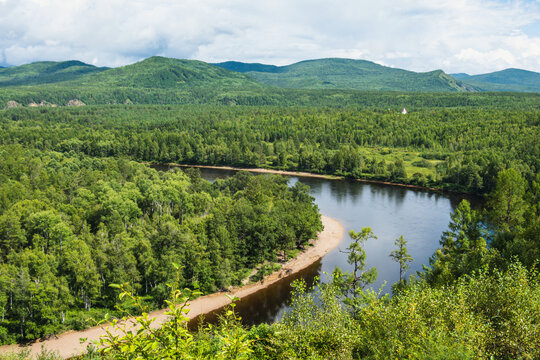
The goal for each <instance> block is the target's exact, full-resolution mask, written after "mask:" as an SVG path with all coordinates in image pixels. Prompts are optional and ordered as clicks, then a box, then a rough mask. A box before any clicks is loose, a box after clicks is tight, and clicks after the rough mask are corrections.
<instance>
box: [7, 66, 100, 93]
mask: <svg viewBox="0 0 540 360" xmlns="http://www.w3.org/2000/svg"><path fill="white" fill-rule="evenodd" d="M107 69H108V68H103V67H102V68H100V67H96V66H93V65H89V64H85V63H83V62H81V61H74V60H72V61H61V62H54V61H41V62H35V63H31V64H26V65H21V66H12V67H7V68H0V87H2V86H19V85H39V84H50V83H56V82H62V81H69V80H74V79H77V78H79V77H81V76H84V75H87V74H91V73H98V72H101V71H105V70H107Z"/></svg>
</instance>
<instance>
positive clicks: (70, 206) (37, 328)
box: [0, 145, 322, 343]
mask: <svg viewBox="0 0 540 360" xmlns="http://www.w3.org/2000/svg"><path fill="white" fill-rule="evenodd" d="M0 154H1V156H2V162H1V163H0V174H1V175H0V194H1V195H0V196H1V197H0V312H1V314H2V315H1V319H2V320H1V321H0V343H10V342H13V341H24V340H32V339H36V338H39V337H42V336H46V335H50V334H55V333H59V332H61V331H62V330H66V329H71V328H75V329H77V328H81V327H85V326H87V325H88V324H86V319H87V318H88V317H89V316H92V315H97V316H102V314H104V313H105V312H107V311H108V310H107V309H112V308H113V307H114V305H115V304H116V302H117V300H118V293H119V291H117V290H116V289H114V288H111V287H110V286H109V285H110V284H114V283H120V284H124V283H125V284H128V287H129V289H130V291H133V292H134V293H136V294H138V295H141V296H144V298H145V302H146V303H147V304H149V305H151V306H152V307H159V306H162V304H163V301H164V300H165V299H166V298H167V295H168V290H167V288H166V286H165V284H167V283H169V282H171V281H172V280H174V279H175V271H174V268H173V265H172V264H173V263H174V262H177V263H180V264H183V266H184V267H183V269H182V273H181V277H180V280H179V283H180V285H181V286H189V287H192V288H196V289H197V290H200V291H202V292H204V293H209V292H215V291H217V290H219V289H225V288H227V287H229V286H231V285H238V284H240V283H241V281H242V280H243V279H244V278H246V277H247V276H248V275H249V273H250V272H251V270H252V269H253V268H254V267H255V266H256V265H257V264H260V263H263V262H264V261H271V262H275V261H277V256H278V255H279V256H283V255H284V254H285V256H286V255H287V253H290V252H291V251H295V250H296V249H298V248H300V247H302V246H303V245H305V244H306V243H307V241H308V240H309V239H312V238H314V237H315V235H316V233H317V231H319V230H321V226H322V225H321V222H320V218H319V214H318V210H317V207H316V205H314V204H313V198H312V197H311V196H310V195H309V193H308V188H307V187H306V186H304V185H301V184H300V183H299V184H297V185H296V186H294V187H292V188H288V187H287V180H286V179H285V178H282V177H279V176H253V175H251V174H249V173H239V174H237V175H236V176H234V177H232V178H229V179H227V180H221V181H216V182H214V183H213V184H210V183H209V182H207V181H205V180H202V179H201V178H200V176H199V175H198V173H197V172H196V171H190V172H187V173H183V172H182V171H175V172H158V171H156V170H153V169H150V168H149V167H147V166H145V165H141V164H138V163H135V162H131V161H128V160H124V159H113V158H90V157H87V156H84V155H82V154H74V155H64V154H61V153H58V152H53V151H39V150H33V149H25V148H22V147H20V146H17V145H13V146H3V147H1V148H0Z"/></svg>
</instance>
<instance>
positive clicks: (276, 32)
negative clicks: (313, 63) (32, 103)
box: [0, 0, 540, 74]
mask: <svg viewBox="0 0 540 360" xmlns="http://www.w3.org/2000/svg"><path fill="white" fill-rule="evenodd" d="M152 55H162V56H168V57H175V58H187V59H198V60H203V61H208V62H218V61H226V60H238V61H246V62H262V63H267V64H276V65H285V64H290V63H293V62H296V61H299V60H305V59H314V58H323V57H347V58H354V59H367V60H371V61H375V62H378V63H380V64H384V65H388V66H394V67H400V68H405V69H409V70H414V71H429V70H434V69H439V68H441V69H443V70H445V71H446V72H449V73H454V72H467V73H470V74H477V73H485V72H491V71H496V70H501V69H504V68H508V67H517V68H523V69H528V70H533V71H538V72H540V0H416V1H412V0H376V1H373V0H369V1H368V0H324V1H321V0H270V1H262V2H259V1H257V0H176V1H175V0H0V65H8V64H9V65H20V64H23V63H28V62H32V61H39V60H67V59H77V60H82V61H84V62H88V63H92V64H95V65H99V66H119V65H125V64H129V63H133V62H136V61H138V60H141V59H143V58H146V57H149V56H152Z"/></svg>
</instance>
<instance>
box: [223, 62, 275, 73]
mask: <svg viewBox="0 0 540 360" xmlns="http://www.w3.org/2000/svg"><path fill="white" fill-rule="evenodd" d="M212 65H215V66H218V67H220V68H224V69H227V70H231V71H237V72H241V73H245V72H250V71H258V72H279V69H280V67H279V66H276V65H265V64H259V63H243V62H239V61H226V62H222V63H216V64H212Z"/></svg>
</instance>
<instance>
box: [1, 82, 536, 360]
mask: <svg viewBox="0 0 540 360" xmlns="http://www.w3.org/2000/svg"><path fill="white" fill-rule="evenodd" d="M141 93H143V92H141ZM149 93H151V92H149ZM285 93H286V92H285ZM285 93H284V94H285ZM298 94H300V93H298ZM314 94H317V92H314ZM318 94H320V93H318ZM336 94H338V93H337V92H336ZM339 94H343V93H339ZM350 94H351V96H364V100H365V101H366V102H369V101H370V99H375V98H376V100H374V101H375V103H374V104H375V105H373V106H369V108H365V107H363V106H362V105H356V106H354V107H324V106H318V107H302V106H294V107H284V106H281V107H274V106H264V107H263V106H216V105H198V106H195V105H165V106H157V105H110V106H86V107H77V108H50V107H42V108H36V109H30V108H14V109H7V110H0V156H1V159H2V161H1V162H0V188H1V190H0V307H1V309H0V310H1V311H2V318H1V321H0V341H1V342H3V343H9V342H14V341H21V340H30V339H36V338H37V337H40V336H43V335H47V334H54V333H58V332H60V331H62V330H64V329H68V328H74V329H78V328H82V327H85V326H88V323H87V322H86V319H87V318H88V317H93V318H95V319H100V318H103V317H104V314H105V313H106V312H109V313H111V314H112V315H114V316H120V315H121V314H122V312H121V311H120V310H116V311H114V310H111V309H112V308H113V306H114V305H118V306H119V307H120V308H123V309H125V310H126V311H128V313H130V314H139V313H141V312H143V313H144V312H146V311H148V310H149V309H153V308H156V307H159V306H163V305H164V304H168V305H169V306H170V309H169V312H170V315H171V316H172V318H171V322H169V323H168V324H166V325H165V326H164V327H163V328H162V329H161V330H156V331H146V332H144V331H143V332H141V333H139V334H137V336H134V337H128V338H125V337H121V338H108V339H103V340H102V341H103V344H104V345H109V346H110V347H109V348H108V349H110V351H108V353H97V352H96V350H92V349H90V353H89V354H88V355H86V358H87V359H101V358H103V359H137V358H141V359H142V358H147V359H158V358H167V357H168V358H175V357H182V358H194V359H196V358H223V359H231V358H233V359H235V358H236V359H243V358H259V359H283V358H290V359H296V358H310V359H311V358H314V359H317V358H320V359H336V358H343V359H389V358H395V359H402V358H413V359H448V358H454V359H476V358H481V359H492V358H494V359H536V358H539V357H540V342H539V341H538V339H539V338H540V318H539V314H540V276H539V274H538V270H539V269H538V260H539V259H540V238H539V236H540V235H539V234H540V195H539V194H540V175H539V170H538V169H539V166H540V164H539V159H540V145H539V143H538V139H539V138H540V136H539V135H540V134H539V122H540V110H539V106H540V105H539V104H540V103H539V102H538V101H537V100H538V96H536V95H530V94H525V95H510V94H499V95H497V96H496V95H493V94H483V95H482V96H483V97H481V96H480V95H479V94H473V95H471V96H469V95H461V94H456V95H453V96H448V97H446V95H443V94H426V95H425V96H419V95H415V94H406V95H404V98H401V99H396V94H391V93H381V94H379V95H380V96H376V95H375V94H369V93H363V94H360V93H354V92H351V93H350ZM4 95H5V94H3V95H0V96H4ZM327 95H328V94H326V95H325V96H327ZM317 96H319V95H317ZM66 99H67V97H66ZM404 99H406V100H408V101H410V103H412V104H414V105H411V106H408V105H407V108H408V109H409V110H410V111H409V113H408V114H406V115H402V114H400V113H399V112H398V111H397V110H398V108H395V107H396V106H399V107H400V106H401V105H398V101H402V100H404ZM414 99H417V102H414ZM310 101H311V100H310ZM469 101H470V102H472V103H471V104H469V105H471V106H470V107H466V106H467V103H468V102H469ZM429 104H431V106H430V105H429ZM449 104H451V105H449ZM440 106H442V108H441V107H440ZM388 108H391V109H390V110H389V109H388ZM141 162H149V163H168V162H175V163H186V164H208V165H233V166H244V167H266V168H275V169H288V170H305V171H311V172H317V173H323V174H334V175H342V176H349V177H355V178H362V179H373V180H389V181H392V182H405V183H410V184H418V185H422V186H428V187H440V188H444V189H452V190H460V191H467V192H474V193H480V194H484V196H485V198H486V200H487V209H486V210H485V211H477V210H473V209H471V207H470V206H469V204H468V203H467V202H462V203H461V204H460V205H459V206H458V207H457V208H456V209H455V211H454V213H453V214H452V215H451V222H450V224H449V227H448V230H447V231H445V232H444V233H443V234H442V236H441V240H440V244H441V248H440V249H439V250H438V251H437V252H435V253H434V254H433V256H432V258H431V259H430V262H429V264H426V268H425V270H424V271H423V272H422V273H419V274H416V276H413V277H411V278H409V277H404V279H403V281H401V282H399V283H397V284H394V286H392V284H388V285H387V286H389V287H390V286H392V289H393V293H392V296H388V295H384V296H383V295H382V292H377V291H374V290H370V288H369V286H368V285H369V283H370V281H372V280H373V277H374V276H375V271H372V270H371V269H364V265H365V257H366V256H369V254H367V255H366V254H365V252H363V245H362V244H363V242H365V241H370V239H371V237H372V235H376V234H371V233H370V230H369V229H367V228H366V229H362V230H361V231H359V232H358V233H354V232H353V233H351V236H353V238H355V239H358V242H356V243H355V244H357V245H355V246H354V247H351V248H349V249H348V250H347V251H348V252H349V259H350V261H351V262H354V263H355V265H357V266H355V269H356V270H357V271H355V273H351V274H347V273H343V272H341V271H340V270H336V271H335V272H334V274H333V279H334V280H333V281H332V282H330V283H328V284H326V285H320V286H319V287H317V288H316V289H314V291H310V289H307V288H306V285H305V284H303V283H301V282H300V283H297V284H296V288H295V289H296V290H295V296H294V300H293V302H292V304H291V310H290V311H289V312H288V313H287V314H286V315H285V317H284V318H283V320H281V321H280V322H278V323H276V324H272V325H265V324H262V325H258V326H254V327H250V328H247V327H244V326H242V325H241V321H240V319H238V318H237V316H236V314H235V312H234V307H233V308H231V309H230V311H228V312H226V313H225V314H224V317H223V319H222V321H221V323H220V324H217V325H212V326H204V327H201V329H200V330H199V331H196V332H189V331H187V328H186V321H185V317H184V314H183V312H182V311H181V309H182V304H184V303H185V302H186V301H188V300H189V298H190V296H191V295H192V294H193V292H194V291H195V294H196V293H197V291H201V292H203V293H207V292H212V291H216V290H218V289H223V288H227V287H228V286H230V285H234V284H239V283H240V282H241V281H242V280H243V279H245V278H246V277H247V276H248V275H249V274H250V272H251V270H252V269H253V268H255V267H256V266H257V265H258V264H261V263H263V262H276V261H277V260H278V259H281V258H283V257H287V256H290V255H292V254H294V253H295V250H296V249H298V248H301V247H302V246H303V245H305V244H306V242H307V240H308V239H310V238H312V237H313V236H314V235H315V233H316V232H317V231H318V230H320V229H321V222H320V219H319V214H318V209H317V207H316V206H315V205H314V204H313V199H312V198H311V196H310V195H309V192H308V189H307V188H306V187H305V186H302V185H300V184H299V183H297V184H296V185H295V186H294V187H292V188H288V187H287V181H286V180H285V179H283V178H281V177H277V176H253V175H250V174H248V173H244V172H241V173H239V174H237V175H236V176H234V177H232V178H229V179H227V180H218V181H215V182H214V183H212V184H210V183H208V182H206V181H204V180H202V179H201V178H200V177H199V176H198V174H197V171H194V170H188V171H186V172H183V171H179V170H176V171H168V172H159V171H156V170H153V169H151V168H150V167H149V166H147V165H145V164H141ZM357 230H360V229H357ZM406 240H407V239H401V246H402V249H401V250H405V247H406ZM400 254H401V255H400ZM405 255H406V251H400V252H396V253H394V256H395V257H396V260H397V261H398V262H399V263H400V266H406V256H405ZM176 264H182V265H183V267H177V266H176ZM111 284H124V285H122V286H116V287H114V286H113V287H111V286H110V285H111ZM167 284H169V285H170V286H172V289H171V288H170V286H168V285H167ZM352 284H354V286H353V285H352ZM183 288H187V289H186V290H179V289H183ZM351 289H354V290H353V291H351ZM167 301H170V302H169V303H167ZM176 305H180V308H177V307H176ZM138 321H139V323H141V324H142V326H143V327H144V326H146V325H147V323H146V322H145V321H147V320H145V318H144V317H142V318H139V319H138ZM25 356H26V355H25V353H24V352H23V353H21V354H19V355H13V356H11V355H2V356H0V358H3V359H20V358H24V357H25ZM43 358H44V359H45V358H49V359H54V358H55V356H54V354H49V355H46V356H45V355H44V357H43Z"/></svg>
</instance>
